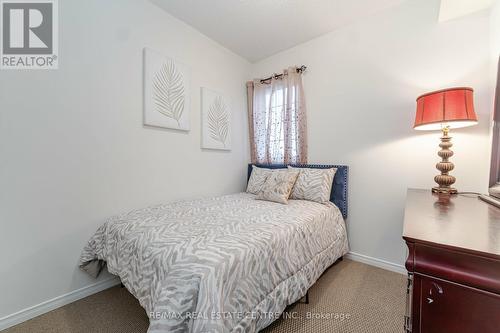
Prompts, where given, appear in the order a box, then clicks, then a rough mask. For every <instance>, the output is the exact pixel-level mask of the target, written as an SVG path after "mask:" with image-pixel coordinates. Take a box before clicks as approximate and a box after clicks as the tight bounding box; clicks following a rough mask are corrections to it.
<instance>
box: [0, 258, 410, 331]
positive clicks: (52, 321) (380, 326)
mask: <svg viewBox="0 0 500 333" xmlns="http://www.w3.org/2000/svg"><path fill="white" fill-rule="evenodd" d="M309 294H310V303H309V304H301V303H297V304H295V305H293V306H290V307H289V308H288V309H287V310H286V314H287V315H288V318H287V319H284V318H280V319H278V320H277V321H275V322H274V323H273V324H271V326H269V327H268V328H266V329H265V330H264V331H263V332H265V333H293V332H303V333H306V332H308V333H309V332H311V333H312V332H325V333H327V332H328V333H330V332H346V333H347V332H348V333H357V332H360V333H361V332H363V333H368V332H377V333H382V332H402V330H403V315H404V302H405V277H404V276H403V275H401V274H397V273H392V272H389V271H385V270H382V269H378V268H374V267H372V266H368V265H365V264H361V263H358V262H354V261H350V260H344V261H342V262H339V263H337V264H335V265H334V266H332V267H330V269H328V271H326V272H325V274H324V275H323V276H322V277H321V278H320V279H319V281H318V282H317V283H316V284H315V285H314V286H313V287H312V288H311V290H310V292H309ZM147 328H148V318H147V316H146V313H145V312H144V310H143V309H142V308H141V307H140V306H139V303H138V302H137V300H136V299H135V298H134V297H133V296H131V295H130V294H129V293H128V292H127V290H126V289H125V288H120V287H114V288H111V289H108V290H105V291H102V292H100V293H98V294H95V295H92V296H89V297H87V298H84V299H82V300H79V301H77V302H74V303H71V304H68V305H66V306H63V307H62V308H59V309H57V310H54V311H51V312H49V313H46V314H44V315H42V316H39V317H37V318H34V319H31V320H29V321H27V322H25V323H22V324H20V325H17V326H14V327H11V328H10V329H7V330H4V331H2V333H21V332H22V333H28V332H29V333H38V332H51V333H90V332H99V333H115V332H116V333H129V332H130V333H132V332H133V333H140V332H141V333H143V332H146V331H147Z"/></svg>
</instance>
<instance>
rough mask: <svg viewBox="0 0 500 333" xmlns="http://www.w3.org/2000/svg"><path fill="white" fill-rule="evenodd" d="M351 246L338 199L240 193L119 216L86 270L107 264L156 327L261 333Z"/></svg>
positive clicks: (100, 233) (90, 248)
mask: <svg viewBox="0 0 500 333" xmlns="http://www.w3.org/2000/svg"><path fill="white" fill-rule="evenodd" d="M347 251H348V244H347V236H346V228H345V224H344V220H343V218H342V214H341V213H340V211H339V209H338V208H337V207H336V206H334V205H333V204H319V203H315V202H311V201H304V200H290V202H289V204H288V205H283V204H278V203H273V202H268V201H261V200H255V195H252V194H248V193H239V194H234V195H227V196H220V197H213V198H208V199H200V200H193V201H181V202H176V203H170V204H166V205H160V206H155V207H150V208H146V209H139V210H135V211H132V212H130V213H128V214H124V215H120V216H116V217H112V218H110V219H109V220H108V221H107V222H106V223H104V225H102V226H101V227H100V228H99V229H98V230H97V232H96V233H95V234H94V236H93V237H92V238H91V239H90V241H89V243H88V245H87V246H86V247H85V248H84V250H83V253H82V255H81V258H80V267H81V268H82V269H86V267H89V264H90V263H94V264H95V263H96V262H101V263H102V262H106V264H107V267H108V270H109V272H110V273H112V274H116V275H118V276H119V277H120V279H121V280H122V283H123V284H124V285H125V286H126V287H127V289H128V290H129V291H130V292H131V293H132V294H133V295H134V296H135V297H136V298H137V299H138V300H139V302H140V304H141V305H142V306H143V307H144V309H146V312H147V314H148V315H149V318H150V327H149V330H148V332H217V333H221V332H257V331H259V330H261V329H263V328H264V327H266V326H267V325H269V324H270V323H271V322H272V321H274V320H275V319H277V318H278V317H279V314H280V313H282V312H283V310H284V309H285V307H286V306H287V305H289V304H291V303H293V302H295V301H297V300H299V299H300V298H301V297H303V296H304V295H305V294H306V291H307V289H308V288H309V287H310V286H311V285H312V284H313V283H314V282H315V281H316V280H317V279H318V278H319V276H320V275H321V274H322V273H323V271H324V270H325V269H326V268H327V267H329V266H330V265H331V264H332V263H334V262H335V261H336V260H337V258H339V257H340V256H342V255H344V254H345V253H347Z"/></svg>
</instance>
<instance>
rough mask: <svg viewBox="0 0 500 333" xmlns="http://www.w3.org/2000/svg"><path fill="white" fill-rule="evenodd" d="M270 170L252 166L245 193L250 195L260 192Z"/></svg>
mask: <svg viewBox="0 0 500 333" xmlns="http://www.w3.org/2000/svg"><path fill="white" fill-rule="evenodd" d="M271 172H272V170H271V169H266V168H259V167H256V166H255V165H252V173H251V174H250V179H249V180H248V185H247V192H248V193H252V194H259V192H260V191H261V190H262V186H264V183H265V182H266V179H267V176H269V175H270V174H271Z"/></svg>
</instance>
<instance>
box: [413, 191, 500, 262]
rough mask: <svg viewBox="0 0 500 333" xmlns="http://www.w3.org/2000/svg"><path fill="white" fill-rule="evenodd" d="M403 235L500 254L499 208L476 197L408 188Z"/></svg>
mask: <svg viewBox="0 0 500 333" xmlns="http://www.w3.org/2000/svg"><path fill="white" fill-rule="evenodd" d="M403 238H405V239H406V240H413V241H417V242H418V241H420V242H430V243H434V244H443V245H446V246H450V247H455V248H460V249H465V250H469V251H473V252H481V253H485V254H491V255H493V256H496V257H497V256H500V209H499V208H497V207H495V206H493V205H490V204H488V203H486V202H484V201H482V200H480V199H479V198H478V197H477V196H471V195H461V194H459V195H451V196H449V195H437V194H433V193H431V191H430V190H416V189H408V193H407V197H406V208H405V218H404V229H403Z"/></svg>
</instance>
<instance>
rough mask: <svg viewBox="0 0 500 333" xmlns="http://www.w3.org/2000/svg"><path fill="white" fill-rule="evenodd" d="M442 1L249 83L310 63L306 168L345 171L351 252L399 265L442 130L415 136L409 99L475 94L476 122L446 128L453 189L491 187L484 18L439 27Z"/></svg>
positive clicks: (264, 64) (305, 47) (294, 54)
mask: <svg viewBox="0 0 500 333" xmlns="http://www.w3.org/2000/svg"><path fill="white" fill-rule="evenodd" d="M438 12H439V1H438V0H429V1H407V2H404V3H403V4H401V5H400V6H398V7H395V8H393V9H391V10H388V11H385V12H383V13H379V14H378V15H376V16H373V17H371V18H369V19H366V20H363V21H362V22H358V23H356V24H352V25H350V26H347V27H344V28H342V29H340V30H337V31H335V32H332V33H329V34H327V35H324V36H321V37H319V38H316V39H314V40H312V41H310V42H307V43H304V44H301V45H299V46H297V47H294V48H292V49H290V50H287V51H284V52H281V53H279V54H276V55H274V56H272V57H270V58H268V59H265V60H263V61H261V62H259V63H257V64H256V65H255V67H254V77H262V76H266V75H268V74H269V73H273V72H276V71H279V70H280V69H282V68H285V67H287V66H289V65H294V64H295V65H301V64H305V65H307V66H308V71H307V73H306V74H305V75H304V86H305V90H306V100H307V108H308V109H307V112H308V130H309V161H310V162H312V163H343V164H347V165H349V166H350V187H349V191H350V194H349V199H350V203H349V209H350V212H349V214H350V216H349V219H348V229H349V236H350V245H351V250H352V251H353V252H356V253H359V254H362V255H366V256H370V257H373V258H377V259H382V260H386V261H389V262H392V263H396V264H403V262H404V260H405V257H406V247H405V245H404V243H403V241H402V239H401V234H402V228H403V213H404V203H405V196H406V189H407V188H408V187H416V188H431V187H432V186H434V181H433V177H434V175H435V174H437V172H438V171H437V170H436V169H435V168H434V165H435V163H436V162H437V161H438V160H439V158H438V156H437V155H436V153H437V150H438V149H439V147H438V143H439V136H440V133H439V132H417V131H414V130H413V129H412V126H413V120H414V115H415V105H416V104H415V99H416V97H417V96H419V95H420V94H422V93H425V92H428V91H432V90H435V89H439V88H445V87H450V86H471V87H473V88H474V89H475V106H476V112H477V113H478V117H479V125H478V126H475V127H471V128H465V129H460V130H456V131H452V132H451V135H452V136H453V137H454V143H455V146H454V148H453V149H454V151H455V154H456V155H455V156H454V157H453V162H454V163H455V166H456V168H455V170H454V171H453V175H455V176H456V177H457V183H456V187H457V188H458V189H459V190H461V191H481V192H484V191H486V189H487V184H488V169H489V164H488V160H489V144H490V143H489V136H488V127H489V112H490V109H491V104H490V93H491V92H490V82H491V81H490V80H489V78H490V72H489V70H490V55H489V42H490V41H489V15H488V13H487V12H481V13H477V14H474V15H471V16H468V17H465V18H462V19H458V20H452V21H448V22H445V23H438V22H437V17H438Z"/></svg>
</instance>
